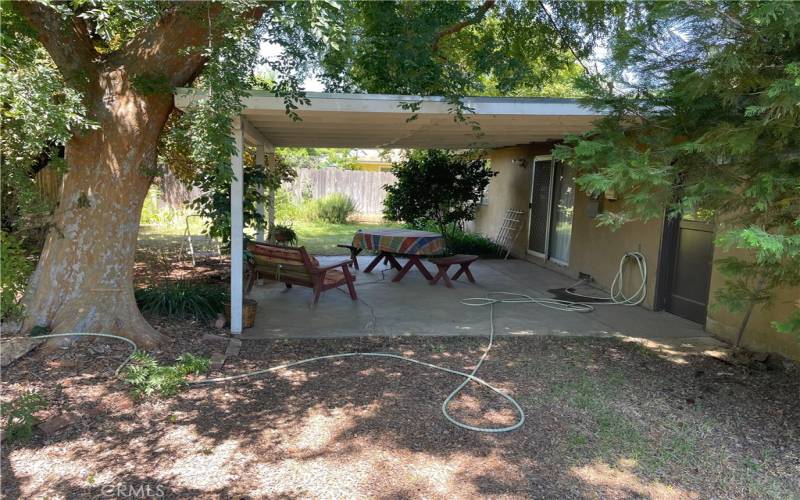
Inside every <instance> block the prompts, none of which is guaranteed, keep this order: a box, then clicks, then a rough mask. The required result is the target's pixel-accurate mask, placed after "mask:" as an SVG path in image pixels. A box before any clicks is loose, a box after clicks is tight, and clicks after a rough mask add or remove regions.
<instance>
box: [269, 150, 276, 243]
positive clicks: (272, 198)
mask: <svg viewBox="0 0 800 500" xmlns="http://www.w3.org/2000/svg"><path fill="white" fill-rule="evenodd" d="M276 161H277V158H276V157H275V151H272V152H270V153H267V168H268V169H269V170H270V172H274V171H275V162H276ZM268 201H269V209H268V210H269V215H268V217H267V228H268V229H269V233H267V235H268V236H269V235H270V234H271V235H272V237H270V238H269V242H270V243H275V231H274V229H275V190H274V189H270V190H269V199H268Z"/></svg>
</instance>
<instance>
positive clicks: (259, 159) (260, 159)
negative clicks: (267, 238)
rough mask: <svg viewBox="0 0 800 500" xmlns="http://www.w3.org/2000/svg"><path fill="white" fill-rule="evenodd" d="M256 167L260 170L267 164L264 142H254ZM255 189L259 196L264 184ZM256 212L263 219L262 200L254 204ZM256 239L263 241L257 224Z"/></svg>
mask: <svg viewBox="0 0 800 500" xmlns="http://www.w3.org/2000/svg"><path fill="white" fill-rule="evenodd" d="M256 168H257V169H261V170H264V169H266V168H267V164H266V163H264V144H256ZM256 189H258V196H259V197H261V196H262V195H263V194H264V185H263V184H262V185H259V186H257V188H256ZM270 210H271V205H270ZM256 212H258V215H260V216H261V220H264V203H263V202H262V201H259V202H258V204H257V205H256ZM256 241H264V226H263V225H260V226H258V228H257V229H256Z"/></svg>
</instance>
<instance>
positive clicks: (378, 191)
mask: <svg viewBox="0 0 800 500" xmlns="http://www.w3.org/2000/svg"><path fill="white" fill-rule="evenodd" d="M394 182H395V176H394V174H392V173H391V172H367V171H363V170H342V169H338V168H320V169H314V168H301V169H299V170H298V171H297V178H295V180H294V182H292V183H291V184H288V185H286V186H284V187H285V188H286V189H287V190H288V191H289V192H290V193H291V194H292V195H293V196H294V197H295V199H298V200H299V199H302V198H303V197H304V196H306V197H308V196H309V195H310V196H311V197H312V198H322V197H323V196H327V195H329V194H333V193H342V194H346V195H347V196H349V197H350V198H352V199H353V201H355V202H356V205H357V206H358V213H360V214H364V215H374V214H380V213H381V212H382V211H383V200H384V199H385V198H386V191H384V190H383V186H384V185H386V184H394Z"/></svg>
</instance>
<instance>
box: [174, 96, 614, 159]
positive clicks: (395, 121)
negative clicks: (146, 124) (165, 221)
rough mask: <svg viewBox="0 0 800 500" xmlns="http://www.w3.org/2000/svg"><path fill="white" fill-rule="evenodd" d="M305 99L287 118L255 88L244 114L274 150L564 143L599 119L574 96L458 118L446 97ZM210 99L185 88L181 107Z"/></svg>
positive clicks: (280, 104)
mask: <svg viewBox="0 0 800 500" xmlns="http://www.w3.org/2000/svg"><path fill="white" fill-rule="evenodd" d="M306 97H307V98H308V99H309V101H310V105H299V107H298V109H297V110H296V112H297V113H298V115H299V116H300V118H301V120H300V121H294V120H292V119H291V117H289V116H288V115H287V113H286V103H285V102H284V100H283V98H282V97H275V96H274V95H272V94H270V93H268V92H264V91H251V93H250V95H249V96H248V97H245V98H244V99H243V101H242V104H243V109H242V112H241V116H243V117H245V118H246V119H247V121H248V122H249V124H250V125H252V129H255V130H257V131H258V132H260V133H261V135H262V136H263V137H265V138H267V139H268V140H269V141H270V143H271V144H272V145H273V146H274V147H343V148H388V147H394V148H450V149H461V148H469V147H481V148H499V147H505V146H514V145H519V144H528V143H531V142H545V141H549V140H558V139H561V138H563V137H564V136H565V135H567V134H571V133H582V132H585V131H587V130H589V129H590V128H591V125H592V122H593V121H594V120H596V119H597V118H599V117H600V116H601V113H599V112H597V111H596V110H593V109H591V108H588V107H585V106H583V105H581V104H580V103H579V102H578V101H577V100H575V99H562V98H529V97H466V98H464V100H463V102H464V104H465V106H467V108H469V109H471V110H472V112H468V113H466V114H465V117H466V121H458V120H455V118H454V114H453V112H452V111H453V105H452V104H451V103H450V102H448V100H447V99H446V98H444V97H440V96H428V97H423V96H408V95H385V94H329V93H320V92H308V93H306ZM206 98H207V94H206V93H205V92H204V91H200V90H196V89H185V88H182V89H178V90H177V91H176V94H175V105H176V106H177V107H178V108H179V109H182V110H187V109H191V107H192V106H193V105H195V104H196V103H197V102H199V101H201V100H203V99H206ZM410 105H415V106H416V108H417V109H415V110H413V111H412V110H411V109H408V107H407V106H410ZM404 106H405V107H404ZM412 115H414V116H415V118H414V119H413V120H410V118H411V117H412ZM473 122H477V124H478V125H479V127H480V132H479V133H476V132H475V130H473V128H472V123H473ZM246 139H247V140H248V142H251V143H252V141H251V140H250V139H248V138H246Z"/></svg>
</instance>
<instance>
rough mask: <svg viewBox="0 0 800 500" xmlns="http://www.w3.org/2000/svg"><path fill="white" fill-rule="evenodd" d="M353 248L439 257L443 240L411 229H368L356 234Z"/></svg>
mask: <svg viewBox="0 0 800 500" xmlns="http://www.w3.org/2000/svg"><path fill="white" fill-rule="evenodd" d="M353 246H354V247H356V248H362V249H364V250H375V251H377V252H386V253H394V254H398V255H439V254H441V253H442V252H443V251H444V238H442V235H441V234H439V233H432V232H429V231H415V230H413V229H368V230H366V231H365V230H358V231H357V232H356V234H355V235H354V236H353Z"/></svg>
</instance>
